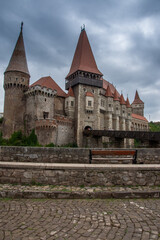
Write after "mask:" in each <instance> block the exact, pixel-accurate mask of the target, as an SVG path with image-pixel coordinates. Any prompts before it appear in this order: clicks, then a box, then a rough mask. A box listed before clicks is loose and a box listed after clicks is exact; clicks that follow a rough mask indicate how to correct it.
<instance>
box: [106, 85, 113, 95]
mask: <svg viewBox="0 0 160 240" xmlns="http://www.w3.org/2000/svg"><path fill="white" fill-rule="evenodd" d="M105 96H106V97H113V94H112V92H111V88H110V86H109V84H108V87H107V89H106V93H105Z"/></svg>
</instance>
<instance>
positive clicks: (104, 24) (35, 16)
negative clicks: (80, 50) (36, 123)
mask: <svg viewBox="0 0 160 240" xmlns="http://www.w3.org/2000/svg"><path fill="white" fill-rule="evenodd" d="M21 21H23V22H24V30H23V35H24V42H25V49H26V55H27V61H28V67H29V71H30V75H31V80H30V81H31V83H33V82H35V81H36V80H38V79H39V78H40V77H43V76H49V75H50V76H51V77H52V78H53V79H54V80H55V81H56V82H57V83H58V84H59V85H60V86H61V87H62V88H63V89H64V83H65V76H66V75H67V74H68V72H69V69H70V65H71V62H72V58H73V54H74V51H75V48H76V44H77V41H78V37H79V34H80V29H81V26H82V25H83V24H85V29H86V32H87V35H88V38H89V41H90V44H91V47H92V50H93V53H94V56H95V59H96V62H97V65H98V68H99V70H100V71H101V72H102V73H103V75H104V78H105V79H106V80H108V81H110V82H111V83H113V84H114V85H115V86H116V88H117V90H118V91H119V92H120V93H121V91H122V92H123V94H124V97H125V98H126V97H127V94H128V97H129V100H130V102H132V101H133V100H134V95H135V91H136V89H137V90H138V92H139V95H140V98H141V99H142V100H143V101H144V102H145V116H146V117H147V119H148V120H150V121H160V99H159V97H160V27H159V25H160V0H119V1H117V0H45V1H44V0H34V1H33V0H14V1H13V0H5V1H3V0H1V1H0V30H1V31H0V112H3V104H4V90H3V73H4V71H5V69H6V67H7V65H8V62H9V60H10V57H11V54H12V51H13V49H14V46H15V43H16V41H17V38H18V35H19V31H20V23H21Z"/></svg>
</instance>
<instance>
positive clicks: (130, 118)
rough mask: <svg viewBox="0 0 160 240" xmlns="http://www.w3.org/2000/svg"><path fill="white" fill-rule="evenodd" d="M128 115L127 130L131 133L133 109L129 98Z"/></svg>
mask: <svg viewBox="0 0 160 240" xmlns="http://www.w3.org/2000/svg"><path fill="white" fill-rule="evenodd" d="M126 115H127V116H126V117H127V120H126V130H127V131H130V130H131V124H132V107H131V105H130V102H129V99H128V97H127V100H126Z"/></svg>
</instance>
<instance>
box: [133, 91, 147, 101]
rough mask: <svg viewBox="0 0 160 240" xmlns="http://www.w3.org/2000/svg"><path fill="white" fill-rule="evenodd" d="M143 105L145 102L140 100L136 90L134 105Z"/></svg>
mask: <svg viewBox="0 0 160 240" xmlns="http://www.w3.org/2000/svg"><path fill="white" fill-rule="evenodd" d="M142 103H144V102H143V101H142V100H141V99H140V97H139V94H138V91H137V90H136V94H135V98H134V101H133V103H132V104H142Z"/></svg>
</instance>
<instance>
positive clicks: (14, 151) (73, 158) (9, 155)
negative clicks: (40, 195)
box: [0, 146, 160, 164]
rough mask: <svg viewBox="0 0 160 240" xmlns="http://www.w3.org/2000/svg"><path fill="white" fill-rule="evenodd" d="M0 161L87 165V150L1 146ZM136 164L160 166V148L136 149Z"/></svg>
mask: <svg viewBox="0 0 160 240" xmlns="http://www.w3.org/2000/svg"><path fill="white" fill-rule="evenodd" d="M103 150H104V149H103ZM0 161H19V162H48V163H88V161H89V149H88V148H41V147H40V148H39V147H4V146H1V147H0ZM103 162H104V161H103ZM137 162H138V163H144V164H160V148H155V149H153V148H151V149H138V156H137ZM99 163H102V162H99Z"/></svg>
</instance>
